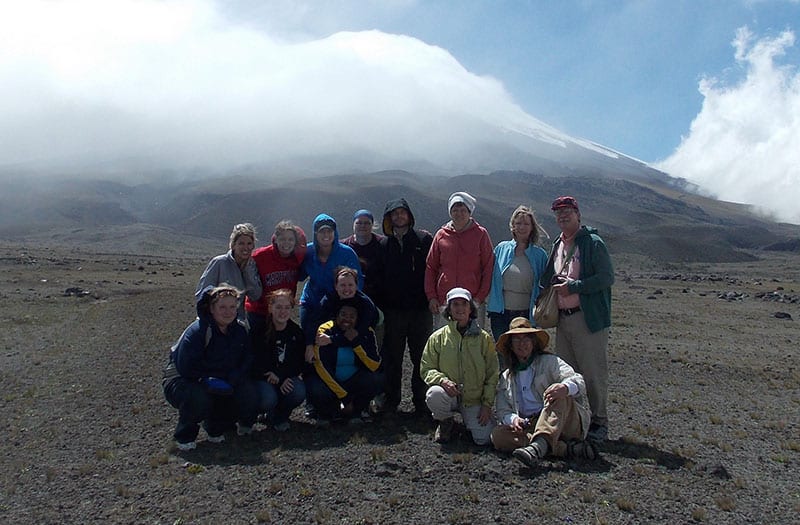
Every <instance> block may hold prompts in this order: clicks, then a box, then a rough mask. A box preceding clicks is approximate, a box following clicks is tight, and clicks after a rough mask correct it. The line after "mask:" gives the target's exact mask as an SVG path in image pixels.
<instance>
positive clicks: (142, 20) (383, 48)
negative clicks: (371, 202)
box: [0, 0, 800, 224]
mask: <svg viewBox="0 0 800 525" xmlns="http://www.w3.org/2000/svg"><path fill="white" fill-rule="evenodd" d="M0 10H1V11H0V144H3V147H2V148H0V167H6V168H8V167H14V166H40V167H41V166H50V167H51V168H52V167H53V166H55V167H56V168H58V167H59V166H62V167H63V166H69V165H72V166H83V165H86V164H85V163H86V162H91V163H94V165H96V166H97V165H104V163H105V165H110V164H111V163H112V162H116V161H119V159H137V160H141V159H148V160H149V162H151V166H152V165H155V166H157V167H158V168H170V167H177V168H178V169H191V168H193V167H197V166H209V167H212V166H216V168H217V169H225V168H231V167H236V166H242V165H245V166H246V165H253V166H259V165H266V164H267V163H269V162H273V165H276V164H275V162H276V159H281V158H285V159H291V158H298V157H303V156H309V155H316V156H318V157H319V158H323V159H325V158H330V156H334V155H336V154H337V153H339V152H340V151H342V150H344V149H347V148H350V149H352V148H361V149H362V150H363V151H365V152H379V155H377V156H375V157H374V158H377V159H378V161H379V162H381V163H382V164H386V165H385V166H382V168H387V169H391V168H393V167H395V166H392V165H390V164H391V160H392V159H414V160H418V159H421V160H424V161H427V162H430V163H431V164H432V165H438V166H442V165H445V164H446V163H448V162H450V163H451V164H449V166H450V168H451V169H450V171H453V170H455V169H456V168H455V167H454V166H455V165H454V164H452V162H453V159H458V158H459V155H461V153H462V152H463V149H464V148H465V147H467V148H468V147H469V145H470V144H475V143H477V142H478V141H480V140H481V139H482V138H485V135H486V130H487V129H495V130H503V132H505V131H508V130H510V131H513V132H516V133H522V134H523V135H527V136H530V137H533V138H536V139H539V140H544V141H545V142H548V141H549V143H551V144H552V143H555V144H559V143H563V142H565V141H568V140H571V139H570V138H569V137H566V138H565V136H564V135H563V134H560V133H559V131H560V132H563V133H565V134H568V135H570V136H572V137H576V138H578V139H584V140H586V141H592V142H595V143H598V144H601V145H603V146H606V147H609V148H613V149H615V150H617V151H619V152H622V153H624V154H626V155H629V156H632V157H635V158H638V159H641V160H643V161H645V162H648V163H651V164H652V165H654V166H655V167H657V168H660V169H663V170H665V171H667V172H668V173H670V174H671V175H673V176H676V177H683V178H685V179H687V180H689V181H691V182H693V183H696V184H697V185H698V186H699V187H701V188H702V189H703V190H705V191H707V192H708V193H709V194H711V195H714V196H717V197H719V198H721V199H724V200H731V201H735V202H744V203H749V204H752V205H754V206H756V207H758V208H760V209H763V210H769V211H770V212H771V213H772V214H773V215H774V216H775V217H778V218H781V219H783V220H789V221H791V222H794V223H798V224H800V211H798V209H797V207H796V203H797V201H798V200H800V71H798V70H799V69H800V68H799V67H798V66H800V45H798V44H797V43H796V40H797V35H798V31H800V0H771V1H770V0H741V1H737V0H717V1H710V0H706V1H704V0H695V1H680V0H652V1H630V2H613V1H602V2H601V1H590V0H584V1H579V0H562V1H546V0H541V1H527V2H525V1H518V2H510V1H491V2H490V1H461V2H456V1H448V2H446V1H429V2H425V1H414V0H360V1H356V0H314V1H308V0H226V1H222V0H219V1H215V0H113V1H109V0H69V1H58V0H27V1H25V2H17V1H13V0H0ZM584 144H585V142H584ZM459 148H460V149H459ZM326 156H327V157H326ZM386 159H389V160H388V161H387V160H386ZM81 162H83V163H84V164H81ZM287 162H288V161H287ZM37 163H38V164H37ZM382 168H381V169H382ZM503 168H504V166H496V169H503ZM62 169H63V168H62Z"/></svg>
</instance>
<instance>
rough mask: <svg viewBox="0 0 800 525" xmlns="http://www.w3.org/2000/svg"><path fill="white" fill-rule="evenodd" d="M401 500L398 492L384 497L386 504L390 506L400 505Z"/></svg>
mask: <svg viewBox="0 0 800 525" xmlns="http://www.w3.org/2000/svg"><path fill="white" fill-rule="evenodd" d="M401 501H402V498H401V497H400V495H399V494H389V495H388V496H387V497H386V504H387V505H389V506H390V507H396V506H398V505H400V502H401Z"/></svg>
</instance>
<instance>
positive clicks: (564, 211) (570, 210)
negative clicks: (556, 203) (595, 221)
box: [553, 208, 575, 217]
mask: <svg viewBox="0 0 800 525" xmlns="http://www.w3.org/2000/svg"><path fill="white" fill-rule="evenodd" d="M573 213H575V208H559V209H557V210H553V214H554V215H555V216H556V217H565V216H567V215H571V214H573Z"/></svg>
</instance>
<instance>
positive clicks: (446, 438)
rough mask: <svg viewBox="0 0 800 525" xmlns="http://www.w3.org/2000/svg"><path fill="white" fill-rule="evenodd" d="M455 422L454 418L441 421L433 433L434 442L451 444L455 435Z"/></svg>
mask: <svg viewBox="0 0 800 525" xmlns="http://www.w3.org/2000/svg"><path fill="white" fill-rule="evenodd" d="M454 426H455V421H454V420H453V418H452V417H450V418H447V419H443V420H441V421H439V425H438V426H437V427H436V432H434V433H433V440H434V441H435V442H437V443H449V442H450V438H451V437H452V435H453V427H454Z"/></svg>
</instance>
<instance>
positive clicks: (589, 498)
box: [580, 489, 597, 503]
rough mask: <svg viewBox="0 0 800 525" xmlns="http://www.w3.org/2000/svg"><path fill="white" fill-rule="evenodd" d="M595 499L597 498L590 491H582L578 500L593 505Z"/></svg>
mask: <svg viewBox="0 0 800 525" xmlns="http://www.w3.org/2000/svg"><path fill="white" fill-rule="evenodd" d="M596 499H597V496H596V495H595V493H594V491H593V490H592V489H584V490H582V491H581V493H580V500H581V501H582V502H583V503H593V502H594V501H595V500H596Z"/></svg>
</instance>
